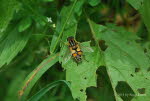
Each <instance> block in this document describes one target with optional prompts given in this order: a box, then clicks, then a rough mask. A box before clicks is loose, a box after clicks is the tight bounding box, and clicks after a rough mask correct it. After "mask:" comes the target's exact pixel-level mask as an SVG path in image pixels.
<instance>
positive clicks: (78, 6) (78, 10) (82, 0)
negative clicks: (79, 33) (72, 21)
mask: <svg viewBox="0 0 150 101" xmlns="http://www.w3.org/2000/svg"><path fill="white" fill-rule="evenodd" d="M85 1H86V0H79V1H78V2H77V3H76V6H75V9H74V11H75V13H77V15H78V16H80V15H81V13H82V7H83V4H84V3H85Z"/></svg>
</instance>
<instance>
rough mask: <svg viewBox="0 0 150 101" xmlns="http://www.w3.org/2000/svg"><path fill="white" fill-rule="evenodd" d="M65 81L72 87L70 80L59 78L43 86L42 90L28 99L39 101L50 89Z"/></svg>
mask: <svg viewBox="0 0 150 101" xmlns="http://www.w3.org/2000/svg"><path fill="white" fill-rule="evenodd" d="M61 83H64V84H66V85H67V86H68V87H69V88H70V84H69V82H67V81H65V80H58V81H55V82H52V83H50V84H48V85H47V86H45V87H44V88H42V89H41V90H40V91H38V92H37V93H36V94H35V95H33V96H32V97H31V98H30V99H29V100H27V101H38V100H39V99H40V98H41V97H42V96H44V95H45V94H46V93H47V92H48V91H50V90H51V89H52V88H54V87H56V86H57V85H59V84H61Z"/></svg>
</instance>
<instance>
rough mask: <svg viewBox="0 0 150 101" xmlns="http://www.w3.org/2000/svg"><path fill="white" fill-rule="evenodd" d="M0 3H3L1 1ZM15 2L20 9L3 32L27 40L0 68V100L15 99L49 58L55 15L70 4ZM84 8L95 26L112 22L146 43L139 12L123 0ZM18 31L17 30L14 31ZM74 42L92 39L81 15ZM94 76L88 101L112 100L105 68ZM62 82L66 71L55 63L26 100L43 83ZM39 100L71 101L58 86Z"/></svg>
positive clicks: (58, 1)
mask: <svg viewBox="0 0 150 101" xmlns="http://www.w3.org/2000/svg"><path fill="white" fill-rule="evenodd" d="M0 2H4V0H2V1H0ZM18 2H19V3H18V4H17V6H18V8H19V9H18V10H16V11H15V13H14V14H13V17H12V20H11V22H10V23H9V25H8V26H7V30H6V32H5V33H7V34H12V36H15V35H17V34H18V33H19V34H21V35H23V36H27V37H30V38H29V39H28V42H27V43H26V45H25V48H24V49H23V50H22V51H21V52H20V53H19V54H17V56H15V58H13V60H12V61H11V62H10V63H9V64H8V65H3V67H2V69H0V100H1V101H17V100H18V89H19V86H20V84H21V83H22V82H23V81H24V79H25V77H26V76H27V75H28V74H29V73H30V72H31V71H32V70H33V69H34V68H36V67H37V66H38V65H39V64H40V63H41V62H42V60H44V59H45V58H46V57H47V56H48V55H49V48H50V42H51V38H52V35H53V33H54V31H55V27H56V23H57V19H58V13H59V12H60V11H61V9H62V7H64V6H68V5H70V3H71V0H55V1H53V0H18ZM1 7H2V6H1ZM84 7H85V8H86V12H88V16H89V17H90V19H91V20H93V21H94V22H96V23H97V24H102V25H106V24H107V23H113V24H116V25H117V26H123V27H124V28H125V29H126V30H128V31H130V32H133V33H136V34H137V35H138V36H139V37H140V38H141V40H140V41H141V42H146V41H147V40H149V38H148V32H147V29H146V27H145V25H144V23H143V21H142V20H141V16H140V13H139V12H138V11H137V10H135V9H134V8H133V7H132V6H131V5H130V4H129V3H128V2H127V1H126V0H101V2H100V3H99V4H98V5H95V6H94V7H93V6H91V5H90V4H87V3H86V4H84ZM22 26H23V27H22ZM18 28H19V30H17V29H18ZM7 34H6V36H7ZM80 34H82V36H81V35H80ZM76 39H77V40H78V41H87V40H91V34H90V28H89V26H88V24H87V21H86V20H85V15H84V13H82V14H81V15H80V17H78V29H77V35H76ZM10 40H11V38H10ZM1 41H2V40H0V42H1ZM8 41H9V40H8ZM10 42H11V41H10ZM97 76H98V80H97V85H98V87H89V88H88V89H87V91H86V92H87V96H88V101H115V98H114V94H113V90H112V87H111V83H110V80H109V77H108V75H107V72H106V69H105V67H104V68H100V69H98V70H97ZM62 79H64V80H65V71H63V69H62V67H61V65H60V64H59V63H56V64H55V65H53V67H52V68H51V69H49V70H48V71H47V72H46V73H45V74H44V75H43V76H42V77H41V78H40V80H38V82H37V83H36V84H35V86H34V87H33V88H32V90H31V92H30V96H29V97H31V96H32V95H33V94H35V93H36V92H37V91H39V90H40V89H41V88H42V87H44V86H45V85H46V84H48V83H50V82H53V81H57V80H62ZM100 99H101V100H100ZM129 99H130V98H129ZM40 101H74V100H73V98H72V95H71V92H70V90H69V88H68V87H67V86H66V85H59V86H57V87H56V88H54V89H53V90H51V91H50V92H48V93H47V94H46V95H44V97H42V99H41V100H40ZM128 101H130V100H128Z"/></svg>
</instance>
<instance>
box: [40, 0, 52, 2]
mask: <svg viewBox="0 0 150 101" xmlns="http://www.w3.org/2000/svg"><path fill="white" fill-rule="evenodd" d="M42 1H44V2H52V1H54V0H42Z"/></svg>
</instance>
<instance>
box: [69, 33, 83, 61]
mask: <svg viewBox="0 0 150 101" xmlns="http://www.w3.org/2000/svg"><path fill="white" fill-rule="evenodd" d="M67 41H68V44H69V45H68V46H69V49H70V52H71V54H72V57H73V58H74V59H75V61H76V62H77V63H79V62H81V61H82V58H81V56H82V55H83V54H82V53H83V52H82V51H81V49H80V46H79V44H78V42H77V41H76V40H75V39H74V37H73V36H71V37H68V38H67Z"/></svg>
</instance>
